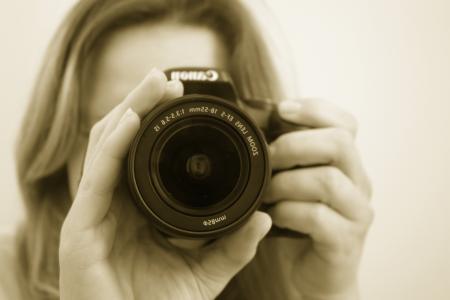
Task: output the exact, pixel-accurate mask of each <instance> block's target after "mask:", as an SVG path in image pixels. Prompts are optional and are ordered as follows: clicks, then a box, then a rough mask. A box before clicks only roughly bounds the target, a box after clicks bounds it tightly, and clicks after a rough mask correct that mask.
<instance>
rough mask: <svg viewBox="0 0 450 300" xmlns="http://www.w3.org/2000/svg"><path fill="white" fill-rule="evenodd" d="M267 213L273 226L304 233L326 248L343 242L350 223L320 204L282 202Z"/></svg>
mask: <svg viewBox="0 0 450 300" xmlns="http://www.w3.org/2000/svg"><path fill="white" fill-rule="evenodd" d="M268 213H269V214H270V216H271V217H272V221H273V223H274V225H276V226H278V227H280V228H287V229H290V230H294V231H298V232H302V233H305V234H307V235H309V236H311V238H312V239H313V240H314V241H315V242H317V243H321V244H324V245H327V246H330V245H337V244H339V243H340V242H342V241H343V240H345V238H346V237H345V234H346V233H347V232H348V227H349V226H350V224H351V223H350V222H349V221H348V220H346V219H345V218H343V217H342V216H341V215H339V214H338V213H337V212H335V211H334V210H333V209H331V208H330V207H328V206H326V205H324V204H322V203H314V202H296V201H283V202H280V203H278V204H277V205H275V206H274V207H273V208H271V209H270V210H269V211H268Z"/></svg>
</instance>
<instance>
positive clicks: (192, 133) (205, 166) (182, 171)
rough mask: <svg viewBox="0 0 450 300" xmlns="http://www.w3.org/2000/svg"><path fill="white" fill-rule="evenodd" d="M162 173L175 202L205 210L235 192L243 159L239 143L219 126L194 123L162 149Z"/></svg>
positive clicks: (180, 131) (182, 129)
mask: <svg viewBox="0 0 450 300" xmlns="http://www.w3.org/2000/svg"><path fill="white" fill-rule="evenodd" d="M158 170H159V174H160V176H159V177H160V180H161V183H162V185H163V187H164V189H165V190H166V192H167V194H168V195H169V196H170V198H171V199H172V200H174V201H175V202H177V203H178V204H181V205H183V206H185V207H188V208H204V207H209V206H213V205H215V204H217V203H219V202H221V201H223V200H224V199H225V198H226V197H227V196H228V195H229V194H230V193H231V192H232V191H233V189H234V188H235V187H236V184H237V183H238V180H239V178H240V174H241V159H240V157H239V152H238V148H237V146H236V144H235V141H233V139H232V138H231V137H230V136H229V134H228V133H227V132H225V131H224V130H222V129H221V128H220V127H219V126H215V125H214V124H211V123H208V124H206V123H191V124H187V125H186V126H183V127H182V128H179V129H178V130H177V131H176V132H174V133H173V134H172V135H171V136H170V137H169V138H168V139H167V141H166V142H165V144H164V145H163V146H162V149H161V152H160V157H159V160H158Z"/></svg>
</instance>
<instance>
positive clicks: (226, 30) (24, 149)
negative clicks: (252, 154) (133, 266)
mask: <svg viewBox="0 0 450 300" xmlns="http://www.w3.org/2000/svg"><path fill="white" fill-rule="evenodd" d="M174 16H175V17H176V19H177V20H178V21H180V22H186V23H192V24H199V25H205V26H208V27H210V28H212V29H213V30H214V31H216V32H217V33H218V34H219V35H220V36H221V37H222V38H224V39H225V41H226V45H229V49H228V50H229V55H230V56H229V57H230V60H229V61H230V66H229V71H230V72H231V74H232V77H233V78H234V80H235V82H236V84H237V88H238V91H239V93H240V94H241V95H242V96H244V97H250V98H255V97H256V98H270V99H281V98H282V97H283V93H282V89H281V88H280V85H279V81H278V76H277V72H276V71H275V68H274V66H273V65H272V60H271V59H270V55H269V53H268V50H267V47H266V44H265V42H264V39H263V36H262V33H261V32H260V30H259V28H258V26H257V25H256V23H255V22H254V21H253V19H252V16H251V14H250V13H249V11H248V10H246V8H245V7H243V5H242V4H240V3H239V2H238V1H234V0H210V1H208V0H121V1H119V0H101V1H99V0H82V1H79V3H78V4H77V5H76V6H75V7H74V8H73V9H72V10H71V11H70V13H69V14H68V15H67V17H66V18H65V20H64V22H63V23H62V24H61V26H60V27H59V29H58V31H57V32H56V34H55V36H54V38H53V40H52V42H51V44H50V46H49V48H48V51H47V53H46V56H45V59H44V61H43V64H42V67H41V70H40V73H39V75H38V78H37V82H36V85H35V87H34V91H33V93H32V97H31V99H30V102H29V106H28V110H27V111H26V114H25V117H24V119H23V124H22V129H21V132H20V135H19V137H18V140H17V145H16V153H17V154H16V158H17V170H18V177H19V178H18V179H19V184H20V187H21V191H22V196H23V199H24V202H25V206H26V219H25V222H24V223H23V224H22V226H21V229H20V231H19V234H18V240H17V241H18V248H19V264H20V274H21V275H20V276H21V280H20V282H21V284H23V286H22V287H21V289H22V290H23V291H24V293H25V294H24V298H27V299H58V298H59V292H58V281H59V263H58V247H59V233H60V228H61V224H62V222H63V220H64V218H65V216H66V214H67V212H68V210H69V208H70V204H71V199H70V195H69V192H68V178H67V174H66V164H67V160H68V158H69V156H70V155H71V152H72V147H73V146H74V143H75V141H76V139H77V136H78V134H79V130H80V97H79V95H80V87H81V82H82V81H81V77H82V76H81V75H82V73H83V70H84V69H85V68H88V66H87V65H86V59H85V58H86V57H87V56H88V54H89V53H90V51H91V50H92V49H94V48H95V46H96V42H97V41H98V40H99V39H100V38H101V37H102V36H104V35H105V34H107V33H108V32H110V31H112V30H114V28H117V27H120V26H127V25H129V24H132V23H138V22H143V21H147V20H154V21H158V20H162V19H164V18H167V17H174Z"/></svg>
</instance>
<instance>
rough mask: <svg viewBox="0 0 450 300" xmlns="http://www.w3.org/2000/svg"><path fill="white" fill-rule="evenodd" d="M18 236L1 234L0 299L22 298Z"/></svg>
mask: <svg viewBox="0 0 450 300" xmlns="http://www.w3.org/2000/svg"><path fill="white" fill-rule="evenodd" d="M17 267H18V266H17V249H16V238H15V236H14V235H11V234H7V235H6V234H0V299H20V298H21V295H20V287H19V283H18V276H17V274H18V272H17Z"/></svg>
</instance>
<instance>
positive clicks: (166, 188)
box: [128, 94, 271, 238]
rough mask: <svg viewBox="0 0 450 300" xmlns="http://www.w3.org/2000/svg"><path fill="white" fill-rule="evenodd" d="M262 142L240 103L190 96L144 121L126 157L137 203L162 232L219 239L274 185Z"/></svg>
mask: <svg viewBox="0 0 450 300" xmlns="http://www.w3.org/2000/svg"><path fill="white" fill-rule="evenodd" d="M270 172H271V170H270V165H269V160H268V152H267V146H266V144H265V140H264V136H263V134H262V132H261V131H260V130H259V128H258V127H257V126H256V125H255V124H254V123H253V121H252V120H251V118H250V117H249V116H248V115H247V114H246V113H245V112H244V111H241V110H240V109H239V108H238V107H237V106H236V105H235V104H233V103H230V102H229V101H227V100H224V99H221V98H219V97H215V96H210V95H198V94H190V95H186V96H183V97H180V98H178V99H175V100H172V101H168V102H165V103H163V104H161V105H159V106H158V107H156V108H155V109H154V110H152V111H151V112H150V113H149V114H148V115H147V116H146V117H145V118H144V119H143V120H142V122H141V128H140V129H139V132H138V133H137V135H136V137H135V139H134V141H133V143H132V145H131V148H130V152H129V155H128V183H129V187H130V191H131V193H132V196H133V199H134V200H135V202H136V204H137V205H138V206H139V208H140V209H141V211H142V212H143V213H144V214H145V215H146V216H147V217H148V218H149V219H150V220H151V221H152V222H153V224H154V225H155V227H156V228H158V229H159V230H161V231H163V232H165V233H167V234H169V235H171V236H177V237H183V238H186V237H187V238H216V237H219V236H221V235H223V234H225V233H226V232H229V231H231V230H234V229H236V228H238V227H239V226H241V225H242V224H243V223H244V222H245V221H246V220H247V219H248V218H249V217H250V215H251V214H252V213H253V212H254V211H255V210H256V209H257V208H258V207H259V204H260V198H261V195H262V192H263V190H264V188H265V186H266V185H267V183H268V181H269V179H270Z"/></svg>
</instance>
